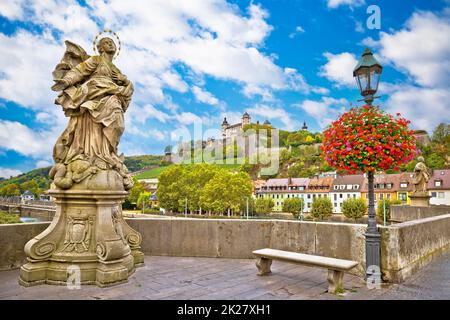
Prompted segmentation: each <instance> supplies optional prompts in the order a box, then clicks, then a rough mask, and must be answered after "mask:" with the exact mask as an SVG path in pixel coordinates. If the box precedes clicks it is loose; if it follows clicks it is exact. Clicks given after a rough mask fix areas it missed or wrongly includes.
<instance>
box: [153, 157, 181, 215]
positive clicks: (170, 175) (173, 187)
mask: <svg viewBox="0 0 450 320" xmlns="http://www.w3.org/2000/svg"><path fill="white" fill-rule="evenodd" d="M184 171H185V169H184V167H183V166H182V165H173V166H171V167H169V168H168V169H166V170H165V171H163V172H162V173H161V175H160V176H159V182H158V190H157V191H156V196H157V198H158V200H159V203H160V205H161V208H165V209H166V210H170V211H172V212H180V211H182V210H183V208H184V204H182V203H181V202H180V201H181V197H182V192H181V191H182V190H181V189H182V186H181V185H180V177H183V174H184ZM182 200H183V201H184V198H183V199H182Z"/></svg>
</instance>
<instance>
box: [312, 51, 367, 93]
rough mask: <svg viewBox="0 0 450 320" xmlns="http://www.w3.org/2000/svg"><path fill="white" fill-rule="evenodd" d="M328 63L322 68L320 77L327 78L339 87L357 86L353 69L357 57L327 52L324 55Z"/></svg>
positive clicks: (345, 53) (344, 53) (346, 53)
mask: <svg viewBox="0 0 450 320" xmlns="http://www.w3.org/2000/svg"><path fill="white" fill-rule="evenodd" d="M323 55H324V56H325V58H327V60H328V62H327V63H326V64H325V65H323V66H322V67H321V68H320V71H319V75H320V76H322V77H326V78H327V79H328V80H330V81H332V82H334V83H335V84H336V85H337V86H349V87H354V86H355V85H356V83H355V79H354V78H353V69H354V68H355V66H356V64H357V63H358V60H357V59H356V57H355V55H353V54H351V53H349V52H343V53H339V54H332V53H329V52H325V53H324V54H323Z"/></svg>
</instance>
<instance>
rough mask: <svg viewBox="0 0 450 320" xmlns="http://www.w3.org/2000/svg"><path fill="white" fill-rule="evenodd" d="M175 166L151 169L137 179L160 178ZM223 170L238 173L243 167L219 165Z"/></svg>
mask: <svg viewBox="0 0 450 320" xmlns="http://www.w3.org/2000/svg"><path fill="white" fill-rule="evenodd" d="M186 165H190V164H186ZM171 166H173V165H167V166H163V167H158V168H152V169H149V170H147V171H144V172H141V173H139V174H137V175H135V177H136V178H137V179H153V178H158V177H159V175H160V174H161V173H162V172H164V171H165V170H167V169H168V168H170V167H171ZM219 166H220V167H221V168H225V169H227V170H229V171H233V172H237V171H239V170H240V168H241V165H240V164H222V165H219Z"/></svg>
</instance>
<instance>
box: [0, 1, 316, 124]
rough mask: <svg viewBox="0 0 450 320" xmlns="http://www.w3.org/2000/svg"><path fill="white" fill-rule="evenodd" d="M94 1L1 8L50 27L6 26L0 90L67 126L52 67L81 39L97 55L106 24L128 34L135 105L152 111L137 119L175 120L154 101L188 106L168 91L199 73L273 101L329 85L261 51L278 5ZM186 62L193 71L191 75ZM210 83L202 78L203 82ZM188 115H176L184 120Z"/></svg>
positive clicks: (123, 60) (125, 53)
mask: <svg viewBox="0 0 450 320" xmlns="http://www.w3.org/2000/svg"><path fill="white" fill-rule="evenodd" d="M87 4H88V7H83V6H81V5H80V4H79V2H78V1H75V0H55V1H37V0H30V1H26V2H10V3H8V4H4V5H2V6H0V12H1V14H2V15H4V16H6V17H7V18H8V19H19V20H22V21H26V22H27V23H31V24H33V25H35V26H37V27H38V28H36V29H37V30H43V31H42V33H39V32H36V31H33V32H30V31H25V30H22V29H20V27H19V28H18V29H17V31H16V32H15V33H13V34H12V35H8V36H7V35H5V34H3V33H1V32H0V52H2V59H1V60H0V70H2V73H1V76H0V97H1V98H4V99H6V100H9V101H14V102H16V103H18V104H19V105H22V106H25V107H28V108H31V109H32V110H34V111H36V112H37V115H36V121H37V122H40V123H45V124H47V125H52V123H53V124H57V125H58V126H62V125H63V124H64V123H65V121H66V120H65V119H64V117H62V116H61V114H62V113H61V111H60V109H58V108H57V107H56V108H55V106H54V105H53V100H54V98H55V96H56V94H55V93H54V92H52V91H51V90H50V89H49V88H50V86H51V85H52V79H51V71H52V70H53V69H54V67H55V65H56V64H57V63H58V61H59V60H60V58H61V56H62V55H63V53H64V46H63V44H62V42H63V41H62V40H65V39H69V40H71V41H73V42H76V43H78V44H80V45H81V46H82V47H83V48H85V49H86V51H87V52H88V53H89V54H93V52H92V38H94V36H95V35H96V34H97V32H98V30H99V29H100V28H103V27H109V28H112V29H113V30H114V31H116V32H117V33H118V34H119V36H120V38H121V40H122V51H121V55H120V57H119V58H118V59H117V60H115V63H116V65H117V66H118V67H119V68H121V69H122V70H123V71H124V73H125V74H126V75H127V76H128V78H130V79H131V80H132V81H133V83H134V84H135V94H134V96H133V102H134V105H133V106H132V108H137V111H139V112H141V111H143V117H141V116H142V114H139V116H138V117H128V118H129V119H130V120H128V122H129V123H135V122H137V123H138V124H139V123H142V122H143V121H144V122H145V120H146V119H149V118H154V119H157V120H158V121H160V122H163V123H165V122H166V121H167V119H168V115H166V114H164V113H161V112H158V111H156V112H155V113H154V114H150V112H149V111H154V110H150V108H148V107H145V106H146V105H149V104H150V105H152V106H154V107H157V106H162V107H164V108H166V109H168V110H170V111H171V112H176V110H177V109H178V107H179V106H178V105H177V104H175V103H173V102H172V100H171V98H170V97H171V96H170V94H168V93H166V92H165V91H164V89H166V88H169V89H173V90H176V91H178V92H181V93H184V92H187V90H188V89H189V85H188V84H187V82H186V80H189V79H190V78H192V75H196V78H198V79H202V78H203V77H204V76H209V77H213V78H215V79H221V80H226V81H233V82H236V83H237V84H238V85H241V86H242V88H243V93H244V95H247V96H250V95H260V96H262V97H263V99H264V100H272V96H273V91H277V90H295V91H301V92H304V93H308V92H310V91H312V92H323V90H325V89H323V88H315V87H311V86H309V85H308V84H307V83H306V81H305V79H304V77H303V76H302V75H301V74H299V73H298V72H297V70H295V69H292V68H284V67H280V66H278V65H277V64H276V63H275V62H274V61H275V60H276V59H275V58H274V55H272V54H270V53H265V52H263V51H262V50H260V48H261V47H263V46H264V41H265V39H266V38H267V37H268V35H269V34H270V32H271V31H272V29H273V28H272V26H270V25H269V24H268V22H267V18H268V12H267V11H266V10H265V9H263V8H262V7H261V6H260V5H257V4H254V3H250V4H249V6H248V7H247V8H246V11H245V12H242V11H241V10H240V8H239V7H238V6H237V5H234V4H230V3H228V2H226V1H225V0H211V1H205V0H192V1H189V2H184V1H175V2H172V1H165V0H153V1H152V3H151V5H149V4H148V2H147V1H144V0H136V1H134V2H133V4H132V5H131V4H130V3H129V2H128V1H121V0H112V1H108V2H106V1H87ZM24 12H25V13H26V15H25V14H23V13H24ZM86 30H89V32H86ZM301 31H302V29H301V27H300V28H297V32H301ZM55 34H57V35H58V38H55ZM179 67H181V69H182V70H183V71H184V72H183V73H184V74H187V75H186V77H185V79H183V77H184V75H183V73H181V71H180V68H179ZM201 82H202V81H200V82H199V81H197V82H194V84H195V86H197V87H199V88H201V86H202V84H201ZM18 84H20V85H18ZM256 88H258V89H256ZM196 96H197V99H202V100H203V101H208V103H210V104H216V99H217V98H215V97H214V96H213V94H212V93H208V92H206V91H204V92H200V91H199V90H197V95H196ZM218 104H219V105H221V103H220V101H218ZM136 106H138V107H136ZM142 106H144V107H142ZM132 108H130V111H129V112H131V110H132ZM134 114H137V113H136V112H135V113H134ZM187 118H189V117H187V116H186V115H179V116H176V117H174V119H175V120H181V121H186V120H187ZM190 118H192V116H190ZM143 119H144V120H143Z"/></svg>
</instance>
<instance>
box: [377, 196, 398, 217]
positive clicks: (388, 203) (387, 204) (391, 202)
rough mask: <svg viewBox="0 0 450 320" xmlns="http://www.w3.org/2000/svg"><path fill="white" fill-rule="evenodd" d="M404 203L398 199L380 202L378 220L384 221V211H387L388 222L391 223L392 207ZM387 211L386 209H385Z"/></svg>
mask: <svg viewBox="0 0 450 320" xmlns="http://www.w3.org/2000/svg"><path fill="white" fill-rule="evenodd" d="M402 203H403V202H402V201H401V200H398V199H393V200H390V199H384V200H381V201H379V202H378V206H377V216H378V218H380V219H381V220H384V212H385V211H384V210H386V221H389V220H390V219H391V205H396V204H402ZM383 207H384V208H385V209H384V208H383Z"/></svg>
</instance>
